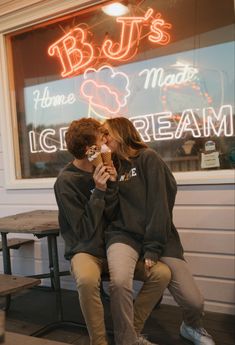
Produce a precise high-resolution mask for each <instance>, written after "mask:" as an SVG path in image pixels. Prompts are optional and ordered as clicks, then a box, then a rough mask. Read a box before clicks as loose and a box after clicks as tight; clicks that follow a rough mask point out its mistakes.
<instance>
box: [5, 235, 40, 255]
mask: <svg viewBox="0 0 235 345" xmlns="http://www.w3.org/2000/svg"><path fill="white" fill-rule="evenodd" d="M31 242H34V240H33V239H26V238H9V239H8V240H7V248H9V249H19V248H20V247H21V246H22V245H24V244H27V243H31ZM1 251H2V242H1V241H0V252H1Z"/></svg>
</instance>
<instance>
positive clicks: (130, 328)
mask: <svg viewBox="0 0 235 345" xmlns="http://www.w3.org/2000/svg"><path fill="white" fill-rule="evenodd" d="M107 258H108V266H109V274H110V305H111V313H112V318H113V327H114V337H115V343H116V345H133V344H134V343H135V342H136V340H137V336H138V334H139V333H140V332H141V330H142V328H143V327H144V323H145V321H146V319H147V318H148V316H149V314H150V313H151V311H152V310H153V308H154V307H155V305H156V304H157V302H158V301H159V299H160V298H161V296H162V294H163V291H164V290H165V288H166V287H167V285H168V283H169V281H170V278H171V273H170V270H169V268H168V266H166V265H165V264H164V263H162V262H158V263H157V264H156V265H154V266H153V267H152V268H151V269H149V270H147V271H146V270H145V267H144V262H143V261H138V258H139V255H138V253H137V252H136V251H135V250H134V249H133V248H132V247H130V246H129V245H126V244H123V243H114V244H112V245H111V246H110V247H109V248H108V251H107ZM137 262H138V263H137ZM133 279H136V280H141V281H143V282H144V283H143V286H142V288H141V290H140V291H139V293H138V295H137V297H136V299H135V301H134V306H133Z"/></svg>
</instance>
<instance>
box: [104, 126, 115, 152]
mask: <svg viewBox="0 0 235 345" xmlns="http://www.w3.org/2000/svg"><path fill="white" fill-rule="evenodd" d="M102 129H103V135H104V137H105V139H106V145H107V146H108V147H109V148H110V150H111V152H116V151H117V148H118V142H117V140H115V139H114V138H113V137H112V135H111V134H110V132H111V131H110V129H109V126H108V125H107V124H106V123H105V124H104V125H103V126H102Z"/></svg>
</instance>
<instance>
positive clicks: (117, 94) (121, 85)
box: [80, 66, 130, 114]
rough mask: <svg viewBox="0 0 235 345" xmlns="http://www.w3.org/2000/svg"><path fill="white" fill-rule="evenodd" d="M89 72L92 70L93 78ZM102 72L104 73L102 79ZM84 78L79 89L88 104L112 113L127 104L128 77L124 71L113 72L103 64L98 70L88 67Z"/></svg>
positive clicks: (128, 91) (128, 93)
mask: <svg viewBox="0 0 235 345" xmlns="http://www.w3.org/2000/svg"><path fill="white" fill-rule="evenodd" d="M89 72H94V78H95V80H94V79H92V77H91V73H89ZM102 72H103V74H104V73H105V75H106V78H104V80H102V79H103V78H102ZM84 79H85V81H84V82H83V83H82V85H81V89H80V91H81V94H82V96H83V97H84V98H85V99H87V100H88V102H89V104H91V105H93V106H96V107H98V108H101V109H102V110H105V111H107V112H110V113H112V114H116V113H118V112H119V111H120V109H121V108H122V107H124V106H125V105H126V104H127V98H128V97H129V95H130V89H129V78H128V76H127V75H126V74H125V73H124V72H115V71H114V70H113V69H112V68H111V67H110V66H103V67H100V68H99V69H98V70H95V69H94V68H89V69H87V70H86V72H85V73H84ZM107 79H108V80H109V84H108V85H107V81H106V80H107Z"/></svg>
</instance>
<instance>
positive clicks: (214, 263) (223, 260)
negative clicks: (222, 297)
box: [185, 253, 235, 279]
mask: <svg viewBox="0 0 235 345" xmlns="http://www.w3.org/2000/svg"><path fill="white" fill-rule="evenodd" d="M185 258H186V261H187V262H188V264H189V266H190V268H191V271H192V272H193V274H195V275H198V276H204V277H212V278H215V277H216V278H218V279H219V278H224V279H234V272H235V262H234V257H233V256H228V255H227V256H226V255H219V254H206V253H205V254H204V253H200V254H199V253H185Z"/></svg>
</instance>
